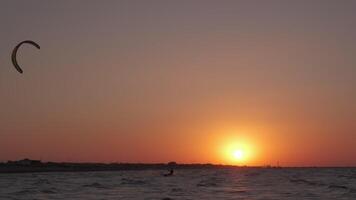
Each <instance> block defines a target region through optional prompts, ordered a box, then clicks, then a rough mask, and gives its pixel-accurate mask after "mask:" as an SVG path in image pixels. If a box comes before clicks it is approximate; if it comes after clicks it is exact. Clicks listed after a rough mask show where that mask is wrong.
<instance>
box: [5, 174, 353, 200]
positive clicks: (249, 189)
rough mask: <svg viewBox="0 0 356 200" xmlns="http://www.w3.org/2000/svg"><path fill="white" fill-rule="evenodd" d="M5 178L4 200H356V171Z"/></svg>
mask: <svg viewBox="0 0 356 200" xmlns="http://www.w3.org/2000/svg"><path fill="white" fill-rule="evenodd" d="M163 173H166V171H159V170H142V171H115V172H61V173H54V172H52V173H23V174H0V199H24V200H31V199H85V200H87V199H88V200H90V199H166V200H168V199H264V200H267V199H271V200H272V199H273V200H275V199H323V200H325V199H337V200H342V199H356V168H282V169H257V168H235V169H181V170H176V171H175V175H174V176H170V177H164V176H162V174H163Z"/></svg>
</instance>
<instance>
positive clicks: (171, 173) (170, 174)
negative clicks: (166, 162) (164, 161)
mask: <svg viewBox="0 0 356 200" xmlns="http://www.w3.org/2000/svg"><path fill="white" fill-rule="evenodd" d="M173 173H174V171H173V169H170V170H169V173H168V174H164V176H173Z"/></svg>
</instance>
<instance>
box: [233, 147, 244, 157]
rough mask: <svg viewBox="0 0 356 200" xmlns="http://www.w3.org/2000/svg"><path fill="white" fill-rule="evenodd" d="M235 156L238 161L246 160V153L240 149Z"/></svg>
mask: <svg viewBox="0 0 356 200" xmlns="http://www.w3.org/2000/svg"><path fill="white" fill-rule="evenodd" d="M233 156H234V158H235V159H236V160H243V159H244V152H243V151H242V150H240V149H237V150H235V151H234V152H233Z"/></svg>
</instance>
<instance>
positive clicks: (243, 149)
mask: <svg viewBox="0 0 356 200" xmlns="http://www.w3.org/2000/svg"><path fill="white" fill-rule="evenodd" d="M253 155H254V149H253V148H252V146H251V143H250V142H248V141H246V140H245V139H243V140H242V139H239V138H237V139H231V140H227V141H225V144H222V156H223V158H224V162H225V163H226V164H232V165H248V164H251V162H252V161H253V157H254V156H253Z"/></svg>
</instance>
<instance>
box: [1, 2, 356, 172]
mask: <svg viewBox="0 0 356 200" xmlns="http://www.w3.org/2000/svg"><path fill="white" fill-rule="evenodd" d="M0 26H1V32H0V36H1V37H0V39H1V45H0V66H1V67H0V161H5V160H9V159H12V160H14V159H20V158H24V157H30V158H34V159H43V160H54V161H99V162H113V161H119V162H167V161H170V160H175V161H177V162H212V163H230V161H228V159H227V158H225V157H224V156H223V155H222V154H221V152H220V149H221V148H223V147H224V146H225V145H228V144H229V143H231V141H232V140H233V141H235V140H236V141H237V143H238V142H239V141H244V142H245V143H247V144H248V145H249V146H251V149H252V150H251V151H252V152H253V156H251V158H250V159H249V160H247V161H246V163H243V164H249V165H263V164H275V163H277V162H280V163H281V164H282V165H289V166H292V165H293V166H294V165H298V166H304V165H356V158H355V156H354V155H355V154H356V146H355V144H354V143H355V141H356V123H355V122H356V103H355V102H356V92H355V91H356V56H355V53H356V40H355V36H356V2H355V1H346V0H344V1H324V0H323V1H282V0H281V1H224V0H222V1H220V0H219V1H218V0H216V1H198V0H196V1H163V0H162V1H154V0H153V1H132V0H130V1H128V0H127V1H116V0H112V1H109V0H104V1H99V0H98V1H89V0H86V1H79V0H77V1H69V0H63V1H45V0H41V1H39V0H31V1H21V0H11V1H10V0H9V1H6V0H1V1H0ZM26 39H30V40H34V41H36V42H38V44H40V45H41V50H37V49H36V48H34V47H32V46H29V45H23V46H22V48H21V49H20V50H19V54H18V62H19V63H20V65H21V66H22V68H23V70H24V74H22V75H21V74H19V73H17V71H16V70H15V69H14V68H13V66H12V64H11V59H10V55H11V51H12V49H13V47H14V46H15V45H16V44H17V43H18V42H20V41H22V40H26ZM239 164H242V163H239Z"/></svg>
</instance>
